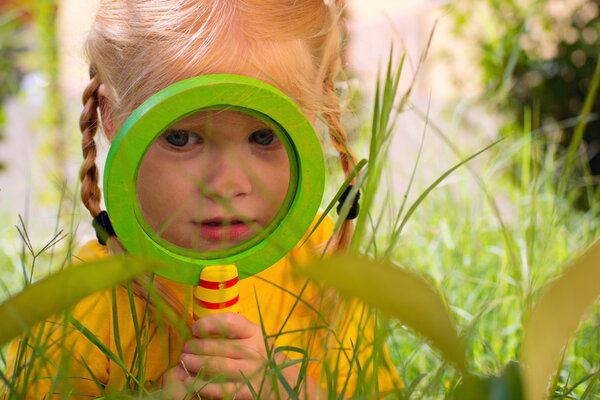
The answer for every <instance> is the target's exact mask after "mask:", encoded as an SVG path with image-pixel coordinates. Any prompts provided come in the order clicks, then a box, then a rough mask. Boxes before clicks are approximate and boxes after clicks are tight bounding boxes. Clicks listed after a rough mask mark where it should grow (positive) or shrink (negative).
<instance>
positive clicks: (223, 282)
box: [194, 264, 240, 320]
mask: <svg viewBox="0 0 600 400" xmlns="http://www.w3.org/2000/svg"><path fill="white" fill-rule="evenodd" d="M239 294H240V291H239V283H238V272H237V268H236V267H235V265H232V264H229V265H210V266H207V267H204V268H203V269H202V272H200V280H199V282H198V286H196V287H195V288H194V320H196V319H198V318H202V317H204V316H206V315H211V314H216V313H222V312H238V309H239V304H238V303H239Z"/></svg>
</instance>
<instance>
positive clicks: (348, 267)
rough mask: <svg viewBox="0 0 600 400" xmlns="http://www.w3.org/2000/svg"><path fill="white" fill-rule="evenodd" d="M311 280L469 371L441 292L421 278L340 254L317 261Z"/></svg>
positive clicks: (308, 269)
mask: <svg viewBox="0 0 600 400" xmlns="http://www.w3.org/2000/svg"><path fill="white" fill-rule="evenodd" d="M305 272H306V273H307V274H308V275H309V276H310V277H312V278H314V279H316V280H319V281H321V282H323V283H324V284H326V285H328V286H332V287H334V288H336V289H338V290H339V291H340V292H341V293H342V294H344V295H346V296H357V297H359V298H361V299H362V300H364V301H366V302H367V303H369V304H371V305H372V306H374V307H377V308H378V309H380V310H381V311H383V312H384V313H386V314H388V315H389V316H392V317H394V318H397V319H398V320H399V321H400V322H402V323H403V324H404V325H406V326H408V327H410V328H412V329H413V330H415V331H416V332H417V333H419V334H420V335H422V336H423V337H425V338H426V339H428V340H429V341H431V343H432V344H433V345H434V346H435V347H437V348H438V349H439V350H440V351H441V353H442V355H443V356H444V358H446V359H447V360H448V361H450V362H452V363H454V364H455V365H456V366H457V367H458V368H459V369H460V370H462V371H464V370H465V369H466V362H465V347H464V343H462V341H461V340H459V338H458V334H457V332H456V328H455V326H454V323H453V322H452V319H451V316H450V312H449V311H448V308H447V307H446V304H445V303H444V300H443V299H442V296H441V295H440V293H439V292H438V291H437V290H436V289H435V288H434V287H433V286H432V285H431V284H430V283H429V282H428V281H427V280H426V279H425V278H423V277H422V276H420V275H418V274H416V273H414V272H410V271H407V270H405V269H403V268H400V267H398V266H396V265H393V264H391V263H387V262H378V261H374V260H372V259H369V258H367V257H365V256H362V255H351V254H338V255H333V256H331V257H328V258H324V259H322V260H318V261H315V262H313V263H311V264H310V265H308V266H307V267H306V270H305Z"/></svg>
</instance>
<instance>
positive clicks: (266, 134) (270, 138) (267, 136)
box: [248, 129, 279, 146]
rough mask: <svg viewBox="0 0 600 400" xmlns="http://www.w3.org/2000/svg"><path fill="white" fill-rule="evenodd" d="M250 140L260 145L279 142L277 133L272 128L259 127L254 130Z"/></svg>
mask: <svg viewBox="0 0 600 400" xmlns="http://www.w3.org/2000/svg"><path fill="white" fill-rule="evenodd" d="M248 140H249V141H250V142H251V143H256V144H258V145H260V146H271V145H273V144H275V143H277V142H279V138H278V137H277V135H276V134H275V133H274V132H273V131H272V130H270V129H259V130H257V131H254V132H252V133H251V134H250V137H248Z"/></svg>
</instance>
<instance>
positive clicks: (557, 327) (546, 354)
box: [521, 238, 600, 400]
mask: <svg viewBox="0 0 600 400" xmlns="http://www.w3.org/2000/svg"><path fill="white" fill-rule="evenodd" d="M599 296H600V238H599V239H597V240H596V242H595V243H594V244H592V246H591V247H590V248H589V249H588V250H587V251H586V252H585V253H584V254H583V255H582V256H581V257H579V258H578V259H577V260H576V261H574V262H573V263H572V264H571V265H570V266H569V267H568V268H567V269H566V270H565V272H564V273H563V274H562V275H561V276H560V277H559V278H557V279H556V280H554V281H553V282H552V283H551V284H550V285H549V287H548V288H547V290H546V291H545V293H544V294H543V295H542V297H541V298H540V300H539V301H538V303H537V305H536V306H535V308H534V309H533V311H532V312H531V314H530V315H529V318H528V319H527V323H526V325H525V337H524V339H523V345H522V348H521V361H522V362H523V367H524V371H523V381H524V384H525V391H526V394H527V396H526V398H527V399H528V400H538V399H543V398H545V396H546V393H547V388H548V383H549V382H550V379H551V377H552V376H553V374H554V373H555V371H556V370H557V368H559V367H560V365H558V362H559V360H560V358H561V354H562V351H563V349H564V347H565V346H566V345H567V342H568V341H569V338H570V337H571V336H572V335H573V334H574V333H575V331H576V330H577V326H578V325H579V323H580V322H581V320H582V319H583V317H584V316H585V315H586V313H587V311H588V310H589V309H590V307H591V306H592V305H593V304H594V303H595V301H596V300H597V299H598V297H599ZM557 322H558V323H557Z"/></svg>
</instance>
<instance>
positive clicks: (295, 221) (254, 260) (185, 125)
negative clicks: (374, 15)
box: [104, 75, 325, 306]
mask: <svg viewBox="0 0 600 400" xmlns="http://www.w3.org/2000/svg"><path fill="white" fill-rule="evenodd" d="M324 175H325V174H324V160H323V152H322V150H321V146H320V143H319V140H318V138H317V135H316V133H315V132H314V129H313V127H312V125H311V123H310V121H308V120H307V118H306V116H305V115H304V113H303V112H302V111H301V109H300V108H299V107H298V106H297V105H296V104H295V103H294V101H293V100H292V99H290V98H289V97H288V96H286V95H285V94H284V93H282V92H281V91H280V90H278V89H276V88H275V87H273V86H271V85H269V84H267V83H265V82H262V81H259V80H256V79H253V78H249V77H246V76H240V75H205V76H198V77H194V78H190V79H187V80H183V81H180V82H177V83H175V84H173V85H171V86H169V87H167V88H165V89H163V90H162V91H160V92H158V93H157V94H155V95H154V96H152V97H150V98H149V99H148V100H147V101H145V102H144V103H143V104H142V105H141V106H140V107H138V108H137V109H136V110H135V111H134V112H133V113H132V114H131V116H130V117H129V118H128V119H127V121H126V122H125V123H124V124H123V126H122V127H121V129H120V130H119V132H118V134H117V135H116V137H115V139H114V140H113V143H112V144H111V148H110V150H109V153H108V157H107V162H106V166H105V174H104V196H105V203H106V207H107V210H108V214H109V215H110V217H111V221H112V223H113V227H114V230H115V232H116V234H117V236H118V237H119V240H120V241H121V243H122V244H123V246H124V247H125V248H126V249H127V251H128V252H130V253H131V254H138V255H145V256H150V257H153V258H155V259H158V260H160V261H163V262H164V264H165V267H164V268H163V269H161V270H158V271H155V273H157V274H158V275H161V276H163V277H165V278H168V279H171V280H174V281H177V282H181V283H186V284H192V285H198V286H199V287H200V288H202V289H206V290H208V291H209V292H208V293H212V292H210V290H212V289H214V286H215V282H217V284H216V285H217V286H218V287H219V288H221V289H225V288H227V287H228V286H227V285H229V286H232V285H233V284H235V282H237V280H238V279H245V278H248V277H250V276H252V275H254V274H256V273H259V272H261V271H263V270H264V269H266V268H267V267H269V266H271V265H273V264H274V263H275V262H276V261H278V260H279V259H281V258H283V257H284V256H285V255H286V254H287V253H288V252H289V251H290V250H291V249H292V248H293V247H294V246H295V245H296V244H297V243H298V242H299V241H300V240H301V238H302V237H303V236H304V235H305V234H306V232H307V231H308V229H309V227H310V225H311V223H312V222H313V220H314V217H315V215H316V213H317V211H318V208H319V205H320V203H321V199H322V196H323V188H324ZM236 270H237V271H239V278H238V276H237V274H236ZM219 285H220V286H219ZM209 297H210V296H209ZM212 303H214V302H210V301H209V302H208V303H207V304H212ZM222 305H223V304H221V306H222Z"/></svg>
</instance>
